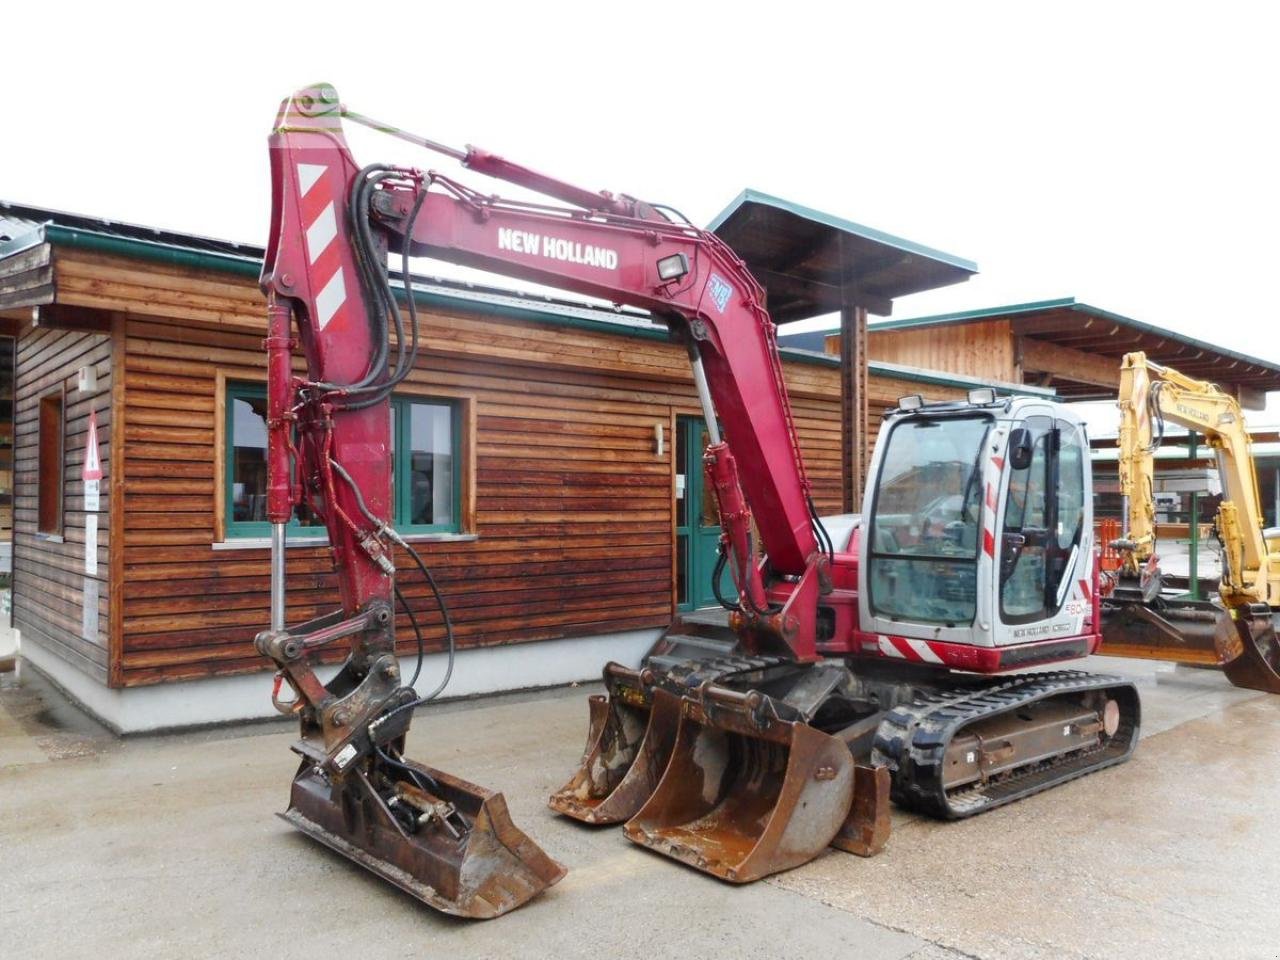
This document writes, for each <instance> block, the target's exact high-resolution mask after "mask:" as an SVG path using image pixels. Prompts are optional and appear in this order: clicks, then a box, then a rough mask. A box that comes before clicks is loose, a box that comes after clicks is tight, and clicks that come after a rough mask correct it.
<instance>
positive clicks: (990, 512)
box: [982, 457, 997, 560]
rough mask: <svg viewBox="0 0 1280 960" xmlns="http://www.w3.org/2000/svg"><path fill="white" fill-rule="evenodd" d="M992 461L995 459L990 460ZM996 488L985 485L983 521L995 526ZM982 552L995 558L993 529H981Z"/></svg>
mask: <svg viewBox="0 0 1280 960" xmlns="http://www.w3.org/2000/svg"><path fill="white" fill-rule="evenodd" d="M991 459H992V460H993V461H994V460H995V457H992V458H991ZM996 503H997V499H996V488H995V485H994V484H990V483H988V484H987V511H986V516H985V520H986V522H987V523H990V524H993V525H994V524H995V522H996ZM982 552H983V553H985V554H986V555H987V556H988V557H991V558H992V559H993V560H994V559H995V556H996V535H995V532H994V529H993V527H990V526H984V527H983V528H982Z"/></svg>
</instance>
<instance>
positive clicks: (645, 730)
mask: <svg viewBox="0 0 1280 960" xmlns="http://www.w3.org/2000/svg"><path fill="white" fill-rule="evenodd" d="M605 677H606V681H607V682H608V684H609V686H610V688H611V690H612V695H611V696H610V697H609V698H608V701H607V702H606V701H605V698H604V697H592V698H591V700H590V701H589V708H590V711H591V728H590V730H589V732H588V735H587V749H586V752H585V753H584V754H583V757H582V764H581V766H580V767H579V768H578V770H577V772H576V773H574V775H573V776H572V777H571V778H570V780H569V782H568V783H566V784H565V785H564V786H563V787H561V788H560V789H559V790H558V791H556V792H555V793H554V794H552V795H551V798H550V800H548V805H549V806H550V807H551V809H552V810H555V811H556V812H557V813H563V814H564V815H565V816H568V817H573V818H574V819H575V820H581V821H582V822H583V823H595V824H606V823H622V822H623V821H624V820H627V819H629V818H630V817H632V816H634V815H635V813H636V811H637V810H639V809H640V808H641V807H642V806H643V805H644V802H645V801H646V800H648V799H649V796H650V794H652V793H653V790H654V788H655V787H656V786H657V785H658V779H659V777H661V775H662V771H663V770H664V769H666V766H667V760H668V759H669V758H670V756H671V748H672V746H673V745H674V744H675V739H676V730H677V728H678V726H679V723H680V698H679V697H677V696H676V695H675V694H672V693H668V692H667V691H665V690H661V689H655V688H653V687H651V686H650V685H648V684H645V683H644V682H643V680H642V678H641V676H640V675H639V674H635V673H633V672H632V671H629V670H626V669H625V668H623V667H620V666H618V665H617V664H610V665H609V666H608V667H607V668H606V671H605Z"/></svg>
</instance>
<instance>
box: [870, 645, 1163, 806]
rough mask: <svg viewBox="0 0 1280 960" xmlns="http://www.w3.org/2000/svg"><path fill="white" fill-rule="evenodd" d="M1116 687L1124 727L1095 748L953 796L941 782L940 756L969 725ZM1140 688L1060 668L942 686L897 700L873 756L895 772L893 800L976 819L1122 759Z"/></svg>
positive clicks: (1131, 736)
mask: <svg viewBox="0 0 1280 960" xmlns="http://www.w3.org/2000/svg"><path fill="white" fill-rule="evenodd" d="M1090 690H1111V691H1114V693H1113V696H1115V698H1116V699H1117V701H1118V702H1119V704H1120V711H1121V712H1120V727H1119V728H1118V729H1117V730H1116V732H1115V735H1114V736H1112V737H1111V738H1110V739H1109V740H1107V741H1105V742H1104V743H1103V744H1101V745H1100V746H1098V747H1095V748H1093V749H1091V750H1081V751H1076V752H1074V753H1070V754H1066V755H1064V756H1063V757H1060V758H1054V759H1051V760H1047V761H1044V762H1041V763H1038V764H1033V765H1031V766H1029V767H1026V768H1022V769H1019V770H1015V771H1013V772H1011V773H1009V774H1005V775H1002V776H999V777H995V778H992V779H991V780H989V781H988V782H987V783H985V784H983V783H976V784H966V785H965V786H963V787H960V788H957V789H956V790H955V791H953V792H952V793H951V794H948V793H947V791H946V790H945V789H944V788H943V786H942V778H943V758H944V756H945V754H946V751H947V746H948V745H949V744H950V743H951V740H952V738H953V737H954V736H955V735H956V734H957V733H959V732H961V731H962V729H963V728H964V727H966V726H968V725H969V724H972V723H975V722H977V721H979V720H983V719H986V718H988V717H992V716H996V715H997V714H1001V713H1007V712H1009V711H1011V710H1016V709H1018V708H1019V707H1021V706H1024V705H1026V704H1028V703H1033V702H1035V701H1037V700H1044V699H1047V698H1050V697H1055V696H1058V695H1060V694H1075V693H1082V692H1087V691H1090ZM1139 723H1140V707H1139V701H1138V691H1137V688H1136V687H1134V686H1133V684H1132V683H1130V682H1129V681H1127V680H1124V679H1122V678H1120V677H1114V676H1106V675H1100V674H1092V673H1084V672H1082V671H1079V670H1061V671H1054V672H1051V673H1033V674H1021V675H1018V676H1015V677H1010V678H1008V679H1005V680H1001V681H997V682H995V683H992V684H989V685H983V686H978V687H973V686H965V687H959V686H957V687H954V688H951V689H941V690H939V691H937V692H936V693H933V694H930V695H928V696H924V697H921V698H919V699H917V700H913V701H911V702H910V703H904V704H900V705H899V706H897V707H895V708H894V709H893V710H891V711H889V713H888V715H887V716H886V717H885V719H884V720H883V721H882V722H881V724H880V727H879V729H878V730H877V731H876V737H875V742H874V744H873V746H872V761H873V762H874V763H877V764H881V763H883V764H886V765H887V766H888V767H889V770H890V772H891V774H892V791H891V795H892V797H893V800H894V802H895V803H897V804H898V805H899V806H902V807H905V808H907V809H909V810H917V811H919V812H921V813H927V814H929V815H930V816H934V817H939V818H941V819H945V820H956V819H960V818H962V817H971V816H973V815H974V814H976V813H982V812H985V811H987V810H991V809H994V808H995V807H998V806H1002V805H1004V804H1006V803H1011V802H1013V801H1014V800H1019V799H1021V798H1023V797H1027V796H1030V795H1032V794H1034V793H1039V792H1040V791H1042V790H1047V789H1048V788H1050V787H1054V786H1057V785H1058V784H1060V783H1065V782H1066V781H1068V780H1074V779H1075V778H1076V777H1080V776H1083V775H1084V774H1086V773H1092V772H1093V771H1095V770H1101V769H1103V768H1104V767H1109V766H1112V765H1114V764H1117V763H1123V762H1124V761H1125V760H1127V759H1129V756H1130V755H1131V754H1132V753H1133V749H1134V746H1135V745H1136V744H1137V741H1138V727H1139Z"/></svg>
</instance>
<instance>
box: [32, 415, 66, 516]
mask: <svg viewBox="0 0 1280 960" xmlns="http://www.w3.org/2000/svg"><path fill="white" fill-rule="evenodd" d="M39 431H40V437H39V442H40V448H39V451H38V453H37V456H38V458H39V459H38V461H37V472H38V474H39V477H38V484H37V488H36V501H37V502H36V514H37V516H36V530H37V531H38V532H40V533H48V534H52V535H54V536H61V535H62V487H63V469H62V462H63V461H62V448H63V442H62V440H63V435H62V394H61V393H57V394H53V395H50V396H47V397H41V398H40V424H39Z"/></svg>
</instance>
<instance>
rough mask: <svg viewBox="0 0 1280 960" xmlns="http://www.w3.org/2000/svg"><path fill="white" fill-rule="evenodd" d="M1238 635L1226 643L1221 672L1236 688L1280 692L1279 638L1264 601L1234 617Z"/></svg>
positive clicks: (1223, 650)
mask: <svg viewBox="0 0 1280 960" xmlns="http://www.w3.org/2000/svg"><path fill="white" fill-rule="evenodd" d="M1234 625H1235V629H1236V632H1235V636H1233V637H1232V638H1231V642H1228V643H1226V644H1224V645H1223V649H1222V651H1221V653H1222V672H1223V673H1225V674H1226V675H1227V679H1229V680H1230V681H1231V682H1232V683H1233V684H1235V686H1237V687H1247V688H1248V689H1250V690H1261V691H1262V692H1263V693H1280V637H1277V636H1276V627H1275V620H1274V618H1273V616H1272V614H1271V611H1270V609H1269V608H1267V607H1266V605H1265V604H1262V605H1259V609H1258V611H1257V613H1256V614H1254V615H1252V616H1250V615H1249V614H1240V615H1238V616H1237V617H1236V618H1235V619H1234Z"/></svg>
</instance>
